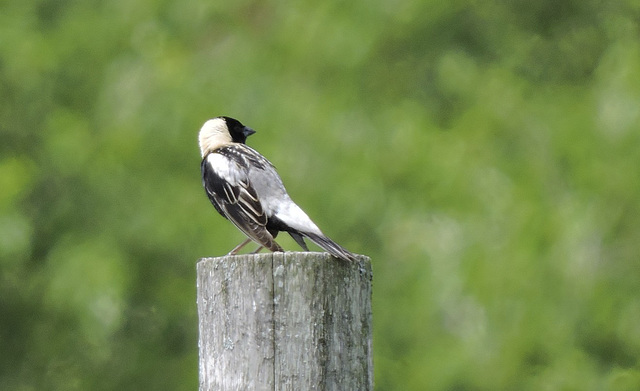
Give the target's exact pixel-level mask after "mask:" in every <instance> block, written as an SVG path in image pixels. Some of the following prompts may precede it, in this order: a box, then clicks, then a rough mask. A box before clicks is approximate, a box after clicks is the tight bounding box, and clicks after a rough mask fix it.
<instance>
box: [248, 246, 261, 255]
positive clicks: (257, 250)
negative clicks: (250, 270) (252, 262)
mask: <svg viewBox="0 0 640 391" xmlns="http://www.w3.org/2000/svg"><path fill="white" fill-rule="evenodd" d="M263 248H264V246H259V247H258V248H257V249H256V250H255V251H254V252H252V253H251V254H257V253H259V252H260V250H262V249H263Z"/></svg>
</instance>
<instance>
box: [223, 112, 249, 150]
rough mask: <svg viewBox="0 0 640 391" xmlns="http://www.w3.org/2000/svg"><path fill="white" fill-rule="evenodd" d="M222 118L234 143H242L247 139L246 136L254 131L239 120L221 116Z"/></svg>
mask: <svg viewBox="0 0 640 391" xmlns="http://www.w3.org/2000/svg"><path fill="white" fill-rule="evenodd" d="M222 118H224V122H226V123H227V129H229V134H230V135H231V140H232V141H233V142H234V143H242V144H244V143H245V142H246V141H247V137H249V136H251V135H252V134H254V133H255V132H256V131H255V130H253V129H251V128H249V127H247V126H244V125H243V124H242V123H241V122H240V121H238V120H237V119H235V118H231V117H222Z"/></svg>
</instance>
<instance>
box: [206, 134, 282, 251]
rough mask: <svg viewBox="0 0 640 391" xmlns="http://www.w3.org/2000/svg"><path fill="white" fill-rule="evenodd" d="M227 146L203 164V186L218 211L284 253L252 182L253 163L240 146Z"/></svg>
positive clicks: (274, 249) (210, 155)
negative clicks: (271, 229) (271, 230)
mask: <svg viewBox="0 0 640 391" xmlns="http://www.w3.org/2000/svg"><path fill="white" fill-rule="evenodd" d="M239 145H241V144H233V145H227V146H224V147H222V148H219V149H217V150H215V151H213V152H212V153H209V154H208V155H207V156H205V158H204V159H203V161H202V175H203V184H204V187H205V189H206V191H207V195H208V196H209V199H210V200H211V203H212V204H213V205H214V207H215V208H216V210H217V211H218V212H219V213H220V214H222V215H223V216H224V217H226V218H227V219H229V220H230V221H231V222H232V223H233V224H234V225H235V226H236V227H238V229H240V231H242V232H243V233H244V234H245V235H247V236H248V237H249V238H251V239H253V240H254V241H255V242H257V243H259V244H261V245H263V246H265V247H267V248H269V249H270V250H271V251H283V250H282V248H281V247H280V246H279V245H278V244H277V243H276V242H275V240H274V237H273V235H271V233H269V231H268V230H267V228H266V225H267V220H268V218H267V215H266V214H265V212H264V208H263V206H262V204H261V203H260V200H259V198H258V195H257V193H256V190H255V188H254V187H253V186H252V184H251V181H250V179H249V170H250V169H251V168H252V166H251V164H252V163H253V162H252V161H250V160H247V159H246V158H245V156H244V153H245V151H242V150H241V147H240V148H239V147H238V146H239Z"/></svg>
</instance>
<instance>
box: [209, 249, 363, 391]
mask: <svg viewBox="0 0 640 391" xmlns="http://www.w3.org/2000/svg"><path fill="white" fill-rule="evenodd" d="M357 258H358V259H357V261H356V262H346V261H343V260H339V259H336V258H333V257H331V256H330V255H329V254H327V253H313V252H286V253H269V254H248V255H236V256H228V257H220V258H203V259H201V260H200V261H199V262H198V265H197V272H198V279H197V285H198V314H199V331H200V340H199V352H200V391H213V390H216V391H218V390H220V391H226V390H269V391H273V390H295V391H298V390H300V391H303V390H318V391H326V390H336V391H337V390H369V391H371V390H373V352H372V340H371V332H372V326H371V321H372V319H371V280H372V272H371V262H370V259H369V258H368V257H366V256H363V255H359V256H358V257H357Z"/></svg>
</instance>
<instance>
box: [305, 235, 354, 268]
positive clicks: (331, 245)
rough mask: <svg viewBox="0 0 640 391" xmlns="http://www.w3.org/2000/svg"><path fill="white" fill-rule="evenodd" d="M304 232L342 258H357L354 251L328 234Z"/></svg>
mask: <svg viewBox="0 0 640 391" xmlns="http://www.w3.org/2000/svg"><path fill="white" fill-rule="evenodd" d="M302 234H303V235H304V236H306V237H308V238H309V239H310V240H311V241H312V242H314V243H315V244H317V245H318V246H320V247H322V248H323V249H324V250H325V251H327V252H328V253H329V254H331V255H333V256H334V257H336V258H340V259H343V260H345V261H355V260H356V256H355V255H354V254H353V253H351V252H350V251H349V250H347V249H346V248H344V247H342V246H341V245H339V244H338V243H336V242H334V241H333V240H331V239H329V238H328V237H326V236H323V235H317V234H313V233H306V232H304V233H302Z"/></svg>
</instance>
